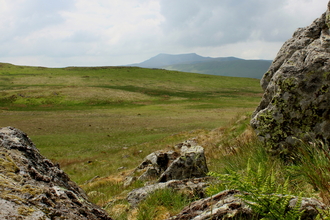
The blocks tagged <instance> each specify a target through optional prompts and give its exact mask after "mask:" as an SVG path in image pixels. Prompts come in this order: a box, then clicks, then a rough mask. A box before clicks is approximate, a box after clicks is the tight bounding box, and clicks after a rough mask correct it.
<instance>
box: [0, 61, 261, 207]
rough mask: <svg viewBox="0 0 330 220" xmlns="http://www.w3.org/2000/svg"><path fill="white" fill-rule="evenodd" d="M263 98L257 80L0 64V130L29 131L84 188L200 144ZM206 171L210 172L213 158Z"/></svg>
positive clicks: (140, 70)
mask: <svg viewBox="0 0 330 220" xmlns="http://www.w3.org/2000/svg"><path fill="white" fill-rule="evenodd" d="M261 94H262V91H261V89H260V86H259V81H258V80H256V79H248V78H233V77H222V76H212V75H203V74H194V73H183V72H177V71H167V70H151V69H143V68H136V67H90V68H88V67H85V68H80V67H68V68H43V67H25V66H14V65H10V64H0V117H1V120H0V126H1V127H3V126H14V127H17V128H19V129H21V130H23V131H24V132H26V133H28V135H29V136H30V137H31V139H32V141H33V142H34V143H35V144H36V146H37V147H38V148H39V149H40V151H41V153H42V154H43V155H45V156H46V157H48V158H50V159H52V160H54V161H56V162H59V163H60V165H61V168H63V169H64V170H65V171H66V172H67V173H68V174H69V175H70V176H71V178H72V179H73V180H74V181H76V182H78V183H79V184H81V185H82V186H83V187H84V185H83V184H84V183H85V182H86V181H87V180H90V179H92V178H93V177H95V176H100V177H104V178H105V177H107V176H109V175H117V176H118V173H119V174H120V173H124V172H125V171H126V170H130V169H132V168H134V167H135V166H137V165H138V164H139V163H140V162H141V160H142V159H143V157H145V156H146V155H147V154H149V153H150V152H153V151H155V150H158V149H164V148H166V147H167V146H173V145H174V144H176V143H178V142H180V141H183V140H186V139H188V138H191V137H195V136H198V135H199V136H200V137H201V138H200V139H201V142H203V137H207V136H208V135H209V136H210V133H209V132H210V131H211V130H213V129H215V128H218V127H221V126H224V125H226V124H228V122H230V121H231V120H232V118H235V117H236V116H237V115H238V114H243V113H246V112H250V113H251V112H252V111H253V110H254V108H255V107H256V106H257V104H258V103H259V101H260V97H261ZM220 130H221V129H220ZM220 130H219V134H220V133H221V132H220ZM211 133H212V132H211ZM213 133H214V135H213V138H214V139H219V138H220V137H219V135H218V133H217V130H214V131H213ZM206 139H207V138H206ZM205 141H206V140H205ZM212 141H213V140H212ZM214 141H215V140H214ZM217 141H218V140H217ZM214 153H215V152H212V151H209V153H208V155H210V156H211V155H213V156H214ZM210 158H211V157H210ZM209 165H210V167H211V169H212V167H214V166H215V165H214V162H212V159H210V161H209ZM120 167H124V169H122V170H120V172H119V171H118V168H120ZM98 188H100V187H98ZM86 189H87V191H88V188H86ZM93 190H95V189H93ZM95 202H98V200H96V201H95ZM103 202H104V201H103ZM100 204H101V205H102V204H104V203H102V202H100Z"/></svg>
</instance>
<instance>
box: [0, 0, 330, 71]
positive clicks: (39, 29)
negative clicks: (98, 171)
mask: <svg viewBox="0 0 330 220" xmlns="http://www.w3.org/2000/svg"><path fill="white" fill-rule="evenodd" d="M327 3H328V0H276V1H270V0H235V1H233V0H203V1H202V0H93V1H91V0H0V4H1V7H0V32H1V35H0V62H8V63H13V64H17V65H31V66H47V67H65V66H111V65H125V64H132V63H138V62H142V61H144V60H146V59H149V58H150V57H152V56H155V55H157V54H159V53H169V54H181V53H197V54H199V55H202V56H210V57H225V56H236V57H240V58H244V59H274V58H275V56H276V53H277V52H278V50H279V49H280V47H281V46H282V44H283V43H284V42H285V41H286V40H288V39H289V38H290V37H291V36H292V34H293V32H294V31H295V30H296V29H297V28H299V27H305V26H307V25H310V24H311V23H312V22H313V20H315V19H316V18H318V17H320V16H321V14H322V13H324V12H325V11H326V8H327Z"/></svg>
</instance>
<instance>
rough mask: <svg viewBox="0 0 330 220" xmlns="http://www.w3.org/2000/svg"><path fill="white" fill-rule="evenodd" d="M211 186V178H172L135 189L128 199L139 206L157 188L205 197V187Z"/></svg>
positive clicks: (133, 204)
mask: <svg viewBox="0 0 330 220" xmlns="http://www.w3.org/2000/svg"><path fill="white" fill-rule="evenodd" d="M208 186H209V178H208V177H205V178H194V179H185V180H170V181H168V182H161V183H155V184H152V185H147V186H145V187H141V188H138V189H135V190H133V191H131V192H130V193H128V195H127V200H128V202H129V203H130V204H131V205H132V206H133V207H135V206H137V205H138V204H139V203H140V202H142V201H143V200H144V199H146V198H147V197H148V195H150V194H151V193H153V192H155V191H156V190H161V189H166V188H171V189H173V190H175V191H180V192H182V193H185V194H189V195H193V196H196V195H197V196H199V197H203V196H204V194H205V188H206V187H208Z"/></svg>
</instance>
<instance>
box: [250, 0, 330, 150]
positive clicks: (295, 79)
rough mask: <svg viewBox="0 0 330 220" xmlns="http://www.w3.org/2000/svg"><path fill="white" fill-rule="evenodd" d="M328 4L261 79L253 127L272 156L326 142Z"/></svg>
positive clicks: (329, 114) (329, 117)
mask: <svg viewBox="0 0 330 220" xmlns="http://www.w3.org/2000/svg"><path fill="white" fill-rule="evenodd" d="M329 27H330V3H329V5H328V10H327V12H326V13H324V14H323V15H322V16H321V17H320V18H318V19H316V20H315V21H314V22H313V23H312V24H311V25H310V26H308V27H305V28H299V29H298V30H297V31H296V32H295V33H294V34H293V37H292V38H291V39H289V40H288V41H286V42H285V43H284V45H283V46H282V48H281V49H280V51H279V52H278V54H277V57H276V58H275V60H274V61H273V63H272V65H271V66H270V68H269V70H268V72H267V73H266V74H265V75H264V76H263V78H262V80H261V86H262V88H263V89H264V95H263V97H262V100H261V103H260V105H259V106H258V108H257V109H256V111H255V112H254V114H253V117H252V120H251V125H252V127H253V128H254V129H255V131H256V133H257V135H258V136H259V137H260V138H261V139H262V140H263V141H265V143H266V144H267V146H268V147H269V150H270V151H271V152H272V153H274V154H283V155H286V154H288V153H290V151H291V150H292V149H294V146H295V145H296V144H297V141H298V139H302V140H306V141H307V140H315V139H320V140H322V141H324V142H327V143H329V141H330V31H329Z"/></svg>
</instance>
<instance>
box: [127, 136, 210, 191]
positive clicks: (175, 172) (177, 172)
mask: <svg viewBox="0 0 330 220" xmlns="http://www.w3.org/2000/svg"><path fill="white" fill-rule="evenodd" d="M207 173H208V168H207V164H206V159H205V155H204V148H203V147H201V146H198V145H197V144H196V142H194V141H193V140H189V141H185V142H183V143H181V144H178V145H176V150H175V151H173V150H170V151H156V152H153V153H151V154H149V155H148V156H146V157H145V159H144V160H143V162H142V163H141V164H140V165H139V166H138V167H137V168H136V169H135V170H134V171H133V173H132V174H131V175H130V176H129V177H128V178H127V180H126V183H125V184H126V185H129V184H130V183H132V182H133V181H134V180H141V181H148V180H155V179H156V180H157V182H167V181H169V180H183V179H189V178H199V177H205V176H206V174H207Z"/></svg>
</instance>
